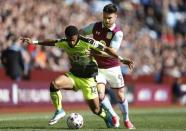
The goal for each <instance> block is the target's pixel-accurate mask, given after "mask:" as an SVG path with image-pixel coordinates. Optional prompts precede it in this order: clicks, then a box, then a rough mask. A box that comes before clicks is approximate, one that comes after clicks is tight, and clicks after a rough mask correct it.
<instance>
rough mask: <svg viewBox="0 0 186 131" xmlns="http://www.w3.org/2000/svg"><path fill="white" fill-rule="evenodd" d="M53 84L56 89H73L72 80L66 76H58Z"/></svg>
mask: <svg viewBox="0 0 186 131" xmlns="http://www.w3.org/2000/svg"><path fill="white" fill-rule="evenodd" d="M53 83H54V84H55V86H56V87H57V88H58V89H73V79H72V78H70V76H67V75H60V76H59V77H57V78H56V79H55V80H54V81H53Z"/></svg>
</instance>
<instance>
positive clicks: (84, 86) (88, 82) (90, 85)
mask: <svg viewBox="0 0 186 131" xmlns="http://www.w3.org/2000/svg"><path fill="white" fill-rule="evenodd" d="M76 86H78V87H79V88H81V90H82V92H83V95H84V98H85V99H86V100H92V99H95V98H97V97H98V90H97V83H96V81H95V79H94V78H81V79H79V82H78V83H76Z"/></svg>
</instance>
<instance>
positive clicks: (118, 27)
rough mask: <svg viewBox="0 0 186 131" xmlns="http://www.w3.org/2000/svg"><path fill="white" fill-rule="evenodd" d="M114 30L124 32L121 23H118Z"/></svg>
mask: <svg viewBox="0 0 186 131" xmlns="http://www.w3.org/2000/svg"><path fill="white" fill-rule="evenodd" d="M113 31H114V32H123V31H122V28H121V26H120V25H118V24H116V25H115V28H114V29H113Z"/></svg>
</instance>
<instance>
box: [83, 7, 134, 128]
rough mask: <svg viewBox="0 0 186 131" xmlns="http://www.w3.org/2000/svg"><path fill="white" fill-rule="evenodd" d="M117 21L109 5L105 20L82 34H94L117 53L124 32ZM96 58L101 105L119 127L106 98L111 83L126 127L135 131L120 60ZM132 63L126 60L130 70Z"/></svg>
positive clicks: (91, 26)
mask: <svg viewBox="0 0 186 131" xmlns="http://www.w3.org/2000/svg"><path fill="white" fill-rule="evenodd" d="M116 19H117V7H116V6H115V5H114V4H108V5H106V6H105V7H104V8H103V20H102V21H100V22H95V23H92V24H89V25H88V26H86V27H84V28H82V29H81V30H80V33H81V34H83V35H90V34H92V35H93V38H94V39H95V40H97V41H100V42H102V43H103V44H105V45H106V46H107V47H110V48H111V49H112V50H113V51H114V52H117V50H119V47H120V45H121V42H122V38H123V32H122V31H121V28H120V27H119V26H118V25H116V23H115V22H116ZM95 58H96V61H97V63H98V67H99V70H98V76H97V77H96V80H97V83H98V92H99V98H100V100H101V104H102V105H103V106H104V107H105V108H106V109H107V110H108V111H109V112H110V113H111V114H112V116H113V118H112V119H113V121H114V127H119V125H120V123H119V117H118V115H117V114H116V113H115V111H114V110H113V108H112V106H111V104H110V101H109V100H108V98H107V97H105V88H106V87H105V85H106V82H109V84H110V86H111V88H112V90H113V92H114V94H115V96H116V98H117V101H118V103H119V107H120V110H121V112H122V114H123V120H124V125H125V126H126V128H127V129H134V128H135V127H134V126H133V124H132V123H131V121H130V120H129V111H128V110H129V109H128V101H127V99H126V98H125V97H124V80H123V76H122V73H121V69H120V63H119V61H118V59H116V58H111V57H105V56H100V55H95ZM131 63H132V61H131V60H129V59H128V60H127V59H125V64H127V65H128V66H129V68H131V66H130V65H131Z"/></svg>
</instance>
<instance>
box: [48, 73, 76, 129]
mask: <svg viewBox="0 0 186 131" xmlns="http://www.w3.org/2000/svg"><path fill="white" fill-rule="evenodd" d="M60 89H70V90H72V89H73V81H72V80H71V79H70V78H69V77H68V76H65V75H61V76H59V77H57V78H56V79H55V80H53V81H52V82H51V84H50V97H51V100H52V103H53V105H54V106H55V109H56V111H55V113H54V116H53V117H52V119H51V120H50V121H49V125H54V124H56V123H57V122H58V121H59V120H60V119H61V118H62V117H64V116H65V114H66V113H65V111H64V110H63V108H62V103H61V101H62V94H61V91H60Z"/></svg>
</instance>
